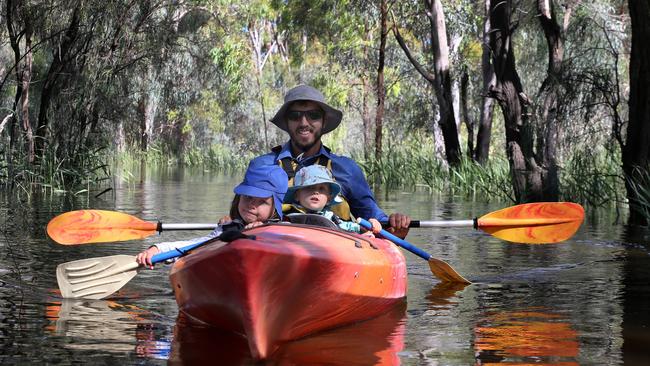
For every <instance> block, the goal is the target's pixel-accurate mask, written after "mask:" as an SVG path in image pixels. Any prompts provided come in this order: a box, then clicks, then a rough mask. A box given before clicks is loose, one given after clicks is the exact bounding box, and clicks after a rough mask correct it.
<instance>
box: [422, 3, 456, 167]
mask: <svg viewBox="0 0 650 366" xmlns="http://www.w3.org/2000/svg"><path fill="white" fill-rule="evenodd" d="M424 3H425V6H427V10H428V15H429V22H430V24H431V41H432V42H431V43H432V48H433V59H434V72H435V81H436V82H434V85H433V86H434V89H435V90H436V99H437V100H438V105H439V107H440V120H439V122H438V123H439V124H440V129H441V130H442V135H443V137H444V140H445V154H446V156H447V161H448V162H449V165H450V166H457V165H458V164H459V163H460V155H461V151H460V141H458V129H457V128H456V117H455V116H454V107H453V97H452V90H451V89H452V88H451V73H450V71H449V44H448V42H447V26H446V24H445V14H444V11H443V9H442V3H441V2H440V0H425V1H424Z"/></svg>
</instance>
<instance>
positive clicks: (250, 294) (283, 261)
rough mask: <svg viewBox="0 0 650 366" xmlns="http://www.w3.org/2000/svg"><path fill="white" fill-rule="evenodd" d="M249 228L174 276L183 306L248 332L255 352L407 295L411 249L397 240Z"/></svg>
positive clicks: (371, 313) (299, 228) (368, 314)
mask: <svg viewBox="0 0 650 366" xmlns="http://www.w3.org/2000/svg"><path fill="white" fill-rule="evenodd" d="M245 234H247V235H249V236H250V237H249V238H242V239H237V240H235V241H232V242H230V243H222V242H217V243H214V244H211V245H207V246H205V247H201V248H199V249H197V250H196V251H194V252H192V253H191V254H189V255H187V256H184V257H182V258H181V259H179V260H178V261H177V262H176V263H175V264H174V266H173V267H172V270H171V274H170V279H171V283H172V286H173V288H174V292H175V295H176V302H177V303H178V306H179V309H180V310H181V311H182V312H183V313H185V314H186V315H188V316H189V317H191V318H193V319H195V320H199V321H201V322H203V323H207V324H209V325H211V326H214V327H217V328H220V329H224V330H227V331H232V332H235V333H239V334H242V335H244V336H245V337H246V339H247V341H248V345H249V348H250V351H251V355H252V356H253V357H255V358H259V359H264V358H267V357H268V356H270V355H271V354H272V353H273V352H274V351H275V350H276V349H277V348H278V347H279V346H280V345H281V344H282V343H284V342H287V341H290V340H295V339H298V338H301V337H304V336H306V335H309V334H312V333H316V332H318V331H321V330H325V329H331V328H335V327H338V326H341V325H345V324H350V323H354V322H358V321H361V320H366V319H370V318H373V317H376V316H378V315H380V314H383V313H385V312H387V311H389V310H390V309H391V308H392V307H394V306H395V305H396V304H397V303H400V302H403V300H404V298H405V296H406V283H407V278H406V263H405V260H404V256H403V255H402V253H401V252H400V250H399V249H398V248H397V247H396V246H395V245H393V244H392V243H390V242H389V241H386V240H383V239H374V238H368V237H364V236H360V235H356V234H351V233H347V232H344V231H340V230H337V229H330V228H325V227H315V226H310V225H296V224H271V225H264V226H260V227H256V228H253V229H250V230H247V231H246V232H245ZM252 237H254V238H252Z"/></svg>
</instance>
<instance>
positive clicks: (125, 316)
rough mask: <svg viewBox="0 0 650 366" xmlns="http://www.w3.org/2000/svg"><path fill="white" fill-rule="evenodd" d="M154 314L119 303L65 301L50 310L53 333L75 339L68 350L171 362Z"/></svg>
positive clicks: (65, 344)
mask: <svg viewBox="0 0 650 366" xmlns="http://www.w3.org/2000/svg"><path fill="white" fill-rule="evenodd" d="M150 316H151V314H150V313H149V312H148V311H146V310H143V309H140V308H138V307H137V306H135V305H124V304H120V303H118V302H115V301H105V300H80V299H61V302H56V301H55V302H51V303H49V304H47V306H46V317H47V319H49V320H50V322H51V324H50V325H49V326H48V327H47V328H46V329H47V330H48V331H50V332H51V333H53V334H55V335H57V336H62V337H69V338H71V342H66V343H64V344H63V345H64V347H66V348H68V349H74V350H94V351H104V352H109V353H113V352H114V353H123V352H135V353H136V354H137V355H138V356H140V357H147V358H164V359H165V358H167V357H168V354H169V348H170V344H169V342H168V341H167V342H166V341H164V340H161V339H157V336H156V332H155V325H154V324H152V323H151V322H150V321H149V320H147V318H148V317H150Z"/></svg>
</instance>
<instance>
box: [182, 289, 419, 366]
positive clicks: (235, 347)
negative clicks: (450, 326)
mask: <svg viewBox="0 0 650 366" xmlns="http://www.w3.org/2000/svg"><path fill="white" fill-rule="evenodd" d="M405 310H406V303H405V302H404V303H400V304H398V305H396V306H394V307H393V308H391V309H390V310H389V311H388V312H387V313H385V314H383V315H380V316H378V317H376V318H373V319H370V320H366V321H363V322H359V323H355V324H350V325H347V326H343V327H340V328H336V329H332V330H328V331H324V332H320V333H317V334H313V335H311V336H307V337H304V338H301V339H298V340H295V341H291V342H288V343H285V344H283V345H281V346H280V348H279V349H278V350H276V351H275V352H274V353H273V354H272V355H271V356H270V357H269V358H268V360H266V363H267V364H279V365H306V364H309V365H313V364H318V365H322V364H328V365H331V364H336V365H399V364H400V360H399V357H398V352H400V351H401V350H402V349H403V347H404V333H405V322H406V313H405ZM215 361H216V363H219V364H224V365H241V364H249V363H255V361H254V360H253V358H252V356H251V354H250V351H249V348H248V342H247V341H246V339H245V338H244V337H243V336H239V335H237V334H233V333H230V332H224V331H220V330H218V329H216V328H212V327H207V326H202V325H198V324H196V323H193V322H191V321H190V320H188V319H187V318H186V316H184V315H183V314H182V313H181V314H180V315H179V317H178V320H177V322H176V327H175V329H174V340H173V342H172V351H171V355H170V358H169V363H170V364H173V365H198V364H211V363H215Z"/></svg>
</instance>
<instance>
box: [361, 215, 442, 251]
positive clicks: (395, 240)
mask: <svg viewBox="0 0 650 366" xmlns="http://www.w3.org/2000/svg"><path fill="white" fill-rule="evenodd" d="M357 221H358V222H359V224H360V225H361V226H363V227H365V228H366V229H368V230H371V229H372V224H370V223H369V222H368V221H366V220H364V219H362V218H358V219H357ZM379 234H381V236H383V237H384V238H386V239H388V240H390V241H392V242H393V243H395V244H397V245H399V246H400V247H402V248H404V249H406V250H408V251H409V252H411V253H413V254H415V255H417V256H418V257H420V258H422V259H424V260H427V261H428V260H429V259H430V258H431V254H429V253H427V252H425V251H424V250H422V249H420V248H418V247H416V246H415V245H413V244H411V243H409V242H408V241H406V240H404V239H400V238H398V237H396V236H395V235H393V234H391V233H389V232H388V231H386V230H383V229H382V230H381V231H380V232H379Z"/></svg>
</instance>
